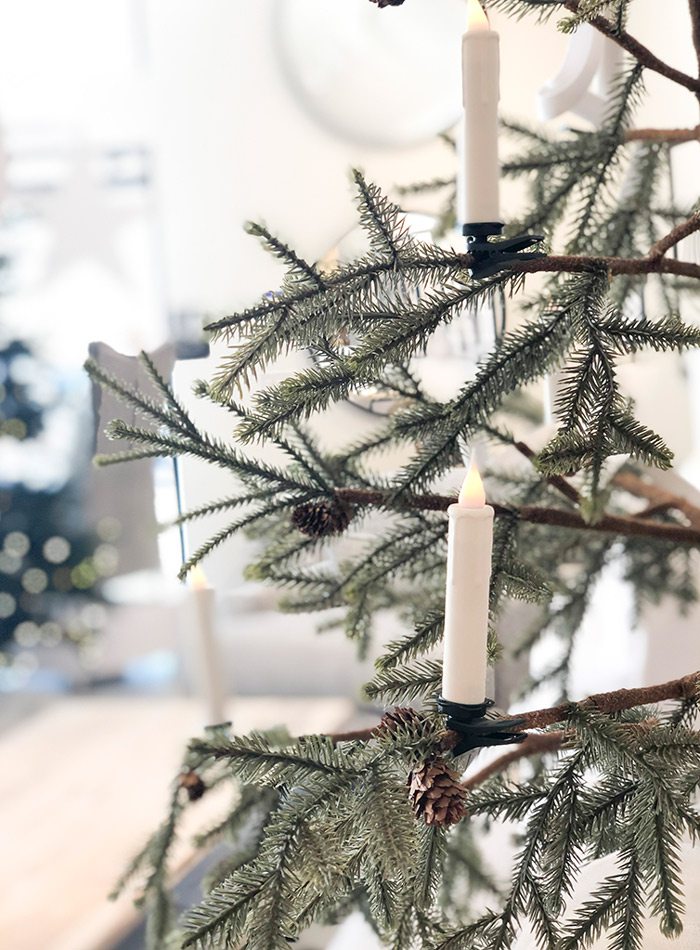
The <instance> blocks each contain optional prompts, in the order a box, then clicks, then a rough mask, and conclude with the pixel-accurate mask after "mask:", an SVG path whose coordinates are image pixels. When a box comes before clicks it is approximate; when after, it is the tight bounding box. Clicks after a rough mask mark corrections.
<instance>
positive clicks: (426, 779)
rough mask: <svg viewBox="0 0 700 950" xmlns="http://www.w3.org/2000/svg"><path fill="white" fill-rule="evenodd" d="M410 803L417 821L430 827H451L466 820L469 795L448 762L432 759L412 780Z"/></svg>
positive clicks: (421, 767)
mask: <svg viewBox="0 0 700 950" xmlns="http://www.w3.org/2000/svg"><path fill="white" fill-rule="evenodd" d="M408 786H409V789H408V799H409V801H410V803H411V807H412V808H413V812H414V814H415V816H416V818H422V819H423V821H424V822H425V823H426V825H438V826H444V827H448V826H449V825H456V824H457V822H458V821H461V820H462V818H464V815H465V813H466V808H465V805H464V801H465V798H466V792H465V790H464V788H463V787H462V785H461V784H460V781H459V776H458V775H457V773H456V772H455V771H454V769H452V768H450V766H449V765H448V764H447V762H445V760H444V759H432V760H431V761H429V762H425V763H424V764H423V765H421V766H420V767H419V768H417V769H414V770H413V771H412V772H411V774H410V775H409V777H408Z"/></svg>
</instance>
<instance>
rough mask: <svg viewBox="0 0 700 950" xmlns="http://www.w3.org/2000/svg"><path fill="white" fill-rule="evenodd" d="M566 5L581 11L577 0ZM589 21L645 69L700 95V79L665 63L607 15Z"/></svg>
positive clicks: (567, 2)
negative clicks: (615, 24)
mask: <svg viewBox="0 0 700 950" xmlns="http://www.w3.org/2000/svg"><path fill="white" fill-rule="evenodd" d="M564 6H565V7H566V9H567V10H569V12H570V13H574V14H578V13H580V9H579V3H578V2H577V0H566V2H565V3H564ZM587 22H588V23H590V24H591V26H593V27H595V29H596V30H598V31H599V32H600V33H602V34H603V36H607V37H608V38H609V39H611V40H612V41H613V42H614V43H617V45H618V46H620V47H622V49H623V50H625V51H626V52H627V53H629V54H630V55H631V56H634V58H635V59H636V60H637V62H638V63H640V64H641V65H642V66H644V68H645V69H651V70H652V71H653V72H655V73H658V74H659V75H660V76H664V77H665V78H666V79H670V80H671V82H675V83H677V84H678V85H679V86H684V87H685V88H686V89H689V90H690V91H691V92H694V93H695V95H696V96H700V79H696V78H695V77H693V76H688V75H687V73H684V72H681V70H680V69H676V68H675V67H674V66H670V65H669V64H668V63H665V62H664V61H663V60H661V59H659V57H658V56H656V55H655V54H654V53H652V51H651V50H650V49H648V48H647V47H646V46H644V45H643V44H642V43H640V42H639V40H638V39H636V38H635V37H634V36H631V35H630V34H629V33H628V32H627V31H626V30H617V29H616V28H615V27H614V26H613V24H612V23H611V22H610V21H609V20H606V19H605V17H602V16H594V17H591V18H589V19H587Z"/></svg>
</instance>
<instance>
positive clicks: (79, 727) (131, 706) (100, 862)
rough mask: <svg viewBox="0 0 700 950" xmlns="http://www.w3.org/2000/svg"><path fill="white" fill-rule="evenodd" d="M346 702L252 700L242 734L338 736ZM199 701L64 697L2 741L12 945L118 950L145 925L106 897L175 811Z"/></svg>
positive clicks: (215, 810) (183, 854)
mask: <svg viewBox="0 0 700 950" xmlns="http://www.w3.org/2000/svg"><path fill="white" fill-rule="evenodd" d="M351 712H352V707H351V704H350V703H349V702H348V701H346V700H339V699H308V700H307V699H298V698H293V699H288V698H276V699H273V700H268V699H265V698H255V699H241V700H236V701H234V702H232V703H231V707H230V710H229V714H230V717H231V718H232V719H233V721H234V726H235V729H236V731H237V732H248V731H249V730H250V729H253V728H261V729H262V728H267V727H270V726H273V725H276V724H280V723H284V724H285V725H286V726H287V727H288V728H289V731H290V732H291V733H292V734H300V733H309V732H322V731H329V730H333V729H338V728H339V727H342V725H343V724H344V723H345V722H346V721H347V720H348V718H349V716H350V715H351ZM200 732H201V715H200V708H199V705H198V703H197V702H195V701H194V700H189V699H179V698H153V699H143V698H139V697H118V698H114V697H102V698H99V697H98V698H92V697H80V698H69V699H61V700H57V701H56V702H54V703H51V704H50V705H49V706H47V707H46V708H44V709H43V710H41V711H40V712H38V713H36V714H35V715H34V716H32V717H31V718H29V719H28V720H26V721H25V722H23V723H22V724H20V725H18V726H16V727H15V728H12V729H10V730H8V731H7V732H6V733H4V734H3V735H2V736H0V849H1V850H0V853H1V854H2V860H1V861H0V947H2V948H7V950H109V948H110V947H111V946H112V945H113V943H114V941H115V939H117V938H118V937H119V936H120V935H121V934H123V933H124V932H125V931H126V930H127V929H128V928H129V927H130V926H131V924H132V923H133V921H134V920H135V914H134V911H133V910H132V907H131V903H130V901H129V900H127V899H122V900H120V901H118V902H117V903H110V902H108V901H107V899H106V895H107V894H108V892H109V891H110V889H111V887H112V885H113V884H114V882H115V880H116V878H117V877H118V876H119V874H120V872H121V871H122V869H123V867H124V865H125V864H126V862H127V861H128V859H129V858H130V857H131V856H132V855H133V853H134V852H135V851H136V850H137V849H138V848H139V846H140V845H141V844H142V843H143V841H144V840H145V838H146V836H147V835H148V834H150V832H151V831H153V829H154V828H155V826H156V825H157V824H158V822H159V821H160V820H161V819H162V818H163V816H164V807H165V803H166V800H167V796H168V787H169V783H170V782H171V780H172V778H173V776H174V775H175V774H177V771H178V766H179V763H180V759H181V756H182V752H183V749H184V746H185V743H186V741H187V739H188V738H189V737H190V736H192V735H196V734H199V733H200ZM220 802H221V799H218V800H217V799H216V797H215V796H214V795H213V794H212V795H211V796H205V797H204V798H203V799H202V801H201V802H199V803H197V805H196V806H193V808H192V809H190V810H189V813H188V818H187V820H186V821H185V822H184V823H183V835H182V840H181V841H180V844H179V846H178V848H177V850H176V852H175V855H174V862H173V863H174V866H175V869H176V870H177V869H179V870H184V868H185V867H186V866H187V864H188V862H189V861H190V860H191V859H192V849H191V847H190V846H189V844H188V839H189V837H190V836H191V832H192V831H193V830H195V829H197V828H199V826H200V824H206V822H207V820H209V819H210V818H212V817H215V816H216V815H218V814H219V810H220V808H221V804H220Z"/></svg>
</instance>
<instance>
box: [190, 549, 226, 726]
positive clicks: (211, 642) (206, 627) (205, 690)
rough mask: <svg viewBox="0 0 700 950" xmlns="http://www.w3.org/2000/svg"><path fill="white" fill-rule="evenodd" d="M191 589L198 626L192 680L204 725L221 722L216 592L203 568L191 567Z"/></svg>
mask: <svg viewBox="0 0 700 950" xmlns="http://www.w3.org/2000/svg"><path fill="white" fill-rule="evenodd" d="M190 588H191V591H192V598H193V600H194V605H195V618H196V625H197V629H196V630H194V631H191V636H192V638H193V639H194V638H196V644H195V647H196V648H195V650H194V651H193V654H192V655H193V656H194V659H195V662H196V664H197V669H196V670H195V676H194V680H195V683H196V685H197V688H198V692H199V693H200V695H201V696H202V698H203V700H204V704H205V707H206V716H207V724H209V725H213V724H215V723H219V722H223V721H224V720H225V719H226V713H225V708H224V707H225V692H224V683H223V676H222V665H221V656H220V651H219V644H218V640H217V634H216V592H215V591H214V588H213V587H211V586H210V585H209V583H208V581H207V578H206V576H205V574H204V571H203V570H202V569H201V568H200V567H194V568H192V570H191V571H190Z"/></svg>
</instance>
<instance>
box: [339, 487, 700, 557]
mask: <svg viewBox="0 0 700 950" xmlns="http://www.w3.org/2000/svg"><path fill="white" fill-rule="evenodd" d="M336 495H337V496H338V498H340V499H342V500H343V501H345V502H347V503H349V504H351V505H357V506H358V507H361V508H362V507H377V508H394V509H397V510H398V509H401V508H403V509H409V510H415V511H446V510H447V509H448V508H449V506H450V505H453V504H454V503H455V502H456V500H457V499H456V498H454V497H452V496H450V495H406V496H404V497H403V498H401V499H400V500H398V501H397V502H393V501H392V498H391V495H390V493H389V492H381V491H372V490H369V489H364V488H339V489H338V490H337V491H336ZM493 509H494V511H495V513H496V517H497V518H498V517H515V518H518V519H519V520H520V521H525V522H527V523H528V524H539V525H550V526H552V527H557V528H570V529H571V530H574V531H594V532H597V533H599V534H600V533H602V534H618V535H621V536H623V537H637V538H657V539H658V540H660V541H670V542H672V543H675V544H688V545H700V529H697V528H694V527H692V526H691V527H689V526H686V525H680V524H668V523H664V522H659V521H650V520H646V519H644V518H639V517H632V516H628V515H604V516H603V517H602V518H600V519H599V520H598V521H596V522H588V521H585V520H584V519H583V518H582V517H581V515H579V514H577V513H576V512H575V511H567V510H564V509H563V508H545V507H538V506H536V505H522V506H520V507H516V506H514V507H509V506H506V505H499V504H495V503H494V504H493Z"/></svg>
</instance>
